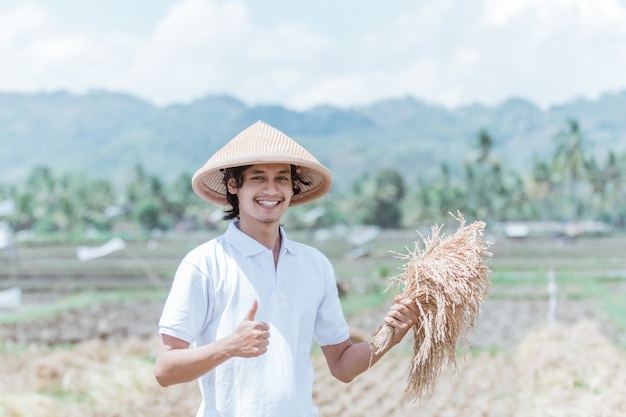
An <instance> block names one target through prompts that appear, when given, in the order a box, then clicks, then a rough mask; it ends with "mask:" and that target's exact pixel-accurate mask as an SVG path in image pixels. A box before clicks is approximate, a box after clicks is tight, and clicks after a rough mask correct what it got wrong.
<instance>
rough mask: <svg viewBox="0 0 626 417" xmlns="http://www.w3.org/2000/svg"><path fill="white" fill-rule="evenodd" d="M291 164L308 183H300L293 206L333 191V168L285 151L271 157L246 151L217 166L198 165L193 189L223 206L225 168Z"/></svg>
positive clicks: (206, 198) (226, 203) (224, 202)
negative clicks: (331, 170) (223, 170)
mask: <svg viewBox="0 0 626 417" xmlns="http://www.w3.org/2000/svg"><path fill="white" fill-rule="evenodd" d="M267 163H277V164H289V165H296V166H297V167H298V168H299V170H298V172H299V174H300V176H301V177H302V179H303V180H304V182H307V183H308V184H309V185H305V184H301V185H300V192H299V193H298V194H296V195H294V196H292V197H291V203H290V204H289V205H290V206H297V205H300V204H305V203H308V202H310V201H313V200H316V199H318V198H320V197H322V196H323V195H324V194H326V193H327V192H328V191H330V188H331V186H332V177H331V174H330V171H329V170H328V169H327V168H326V167H324V166H323V165H321V164H319V163H318V164H313V163H311V161H309V160H302V159H299V158H285V157H284V155H280V157H275V158H272V156H271V155H264V156H259V155H244V156H241V157H239V158H233V159H232V160H229V161H222V163H220V164H216V165H215V166H206V165H205V166H204V167H202V168H201V169H199V170H198V171H197V172H196V174H195V175H194V176H193V179H192V187H193V190H194V191H195V192H196V194H198V195H199V196H200V197H202V198H203V199H204V200H207V201H209V202H211V203H213V204H217V205H220V206H226V205H228V202H227V200H226V187H225V186H224V174H223V172H222V169H225V168H232V167H238V166H245V165H255V164H267Z"/></svg>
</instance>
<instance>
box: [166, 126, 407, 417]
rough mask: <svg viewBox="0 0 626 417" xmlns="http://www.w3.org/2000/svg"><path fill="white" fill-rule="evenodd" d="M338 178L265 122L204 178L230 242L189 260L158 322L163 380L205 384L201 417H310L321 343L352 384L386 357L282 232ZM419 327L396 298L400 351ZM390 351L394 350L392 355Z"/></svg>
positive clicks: (321, 265)
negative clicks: (353, 332) (284, 221)
mask: <svg viewBox="0 0 626 417" xmlns="http://www.w3.org/2000/svg"><path fill="white" fill-rule="evenodd" d="M330 186H331V175H330V172H329V171H328V169H326V168H325V167H324V166H323V165H321V164H320V163H319V162H318V161H317V160H316V159H315V158H314V157H313V156H312V155H311V154H310V153H308V152H307V151H306V150H305V149H304V148H302V147H301V146H300V145H298V144H297V143H296V142H295V141H293V140H292V139H291V138H289V137H288V136H286V135H285V134H284V133H282V132H280V131H279V130H277V129H275V128H273V127H271V126H269V125H267V124H265V123H263V122H257V123H255V124H253V125H252V126H250V127H249V128H247V129H246V130H244V131H243V132H241V133H240V134H239V135H237V136H236V137H235V138H234V139H232V140H231V141H230V142H229V143H227V144H226V145H225V146H224V147H223V148H222V149H220V150H219V151H217V152H216V153H215V154H214V155H213V156H212V157H211V158H210V159H209V160H208V161H207V162H206V164H205V165H204V166H203V167H202V168H201V169H200V170H198V172H196V174H195V175H194V178H193V188H194V190H195V191H196V193H197V194H198V195H199V196H200V197H202V198H204V199H206V200H207V201H209V202H212V203H216V204H220V205H229V206H230V207H231V209H230V210H229V211H227V212H226V215H225V216H224V218H225V219H235V220H234V221H233V222H232V223H231V224H230V225H229V227H228V230H227V231H226V232H225V233H224V234H223V235H222V236H219V237H217V238H215V239H213V240H211V241H209V242H206V243H204V244H202V245H200V246H199V247H197V248H195V249H193V250H192V251H191V252H190V253H189V254H187V255H186V256H185V258H184V259H183V260H182V262H181V264H180V266H179V267H178V270H177V272H176V275H175V278H174V282H173V284H172V288H171V291H170V294H169V296H168V298H167V301H166V303H165V307H164V309H163V314H162V316H161V320H160V322H159V331H160V334H161V338H162V344H161V347H160V349H159V352H158V355H157V359H156V365H155V372H156V378H157V380H158V382H159V383H160V384H161V385H163V386H168V385H172V384H177V383H181V382H188V381H192V380H194V379H199V383H200V390H201V393H202V405H201V406H200V409H199V410H198V414H197V415H198V416H204V417H217V416H231V417H252V416H263V417H287V416H288V417H300V416H301V417H312V416H317V415H318V413H317V408H316V407H315V405H314V404H313V401H312V392H313V369H312V365H311V362H310V350H311V343H312V340H313V338H315V339H316V341H317V342H318V344H319V345H320V346H321V349H322V351H323V353H324V356H325V358H326V361H327V363H328V367H329V369H330V371H331V373H332V374H333V375H334V376H335V377H336V378H338V379H339V380H341V381H344V382H349V381H351V380H352V379H354V378H355V377H356V376H357V375H359V374H360V373H362V372H363V371H365V370H366V369H367V368H368V367H369V366H370V365H371V364H374V363H376V362H377V361H378V359H379V358H380V357H381V356H382V355H384V353H385V352H383V353H381V354H379V355H376V356H374V357H372V356H371V351H370V347H369V344H368V343H367V342H363V343H359V344H353V343H352V342H351V340H350V335H349V329H348V325H347V323H346V321H345V319H344V316H343V313H342V311H341V305H340V303H339V297H338V294H337V285H336V280H335V275H334V272H333V269H332V266H331V265H330V262H329V261H328V259H327V258H326V257H325V256H324V255H322V253H321V252H319V251H317V250H316V249H314V248H312V247H310V246H307V245H303V244H301V243H297V242H293V241H291V240H289V239H288V238H287V235H286V234H285V231H284V230H283V228H282V227H281V226H280V219H281V217H282V215H283V214H284V213H285V211H286V210H287V208H288V207H289V206H294V205H298V204H304V203H306V202H309V201H311V200H314V199H316V198H319V197H321V196H322V195H324V194H325V193H326V192H327V191H328V190H329V189H330ZM416 320H417V307H416V306H415V304H414V303H413V302H412V301H410V300H396V304H395V305H393V306H392V307H391V309H390V310H389V312H388V313H387V315H386V317H385V318H384V322H385V323H386V324H389V325H390V326H392V327H393V329H394V333H393V339H392V343H391V346H394V345H396V344H397V343H399V342H400V340H402V338H403V337H404V335H405V334H406V333H407V331H408V330H409V329H410V327H411V326H412V324H413V323H415V322H416ZM391 346H390V347H391Z"/></svg>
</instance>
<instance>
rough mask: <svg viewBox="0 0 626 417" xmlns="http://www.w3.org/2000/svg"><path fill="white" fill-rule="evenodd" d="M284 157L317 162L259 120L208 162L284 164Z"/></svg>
mask: <svg viewBox="0 0 626 417" xmlns="http://www.w3.org/2000/svg"><path fill="white" fill-rule="evenodd" d="M283 157H288V159H289V160H291V159H293V158H298V159H303V160H309V161H315V162H317V159H316V158H315V157H314V156H313V155H311V153H309V152H308V151H307V150H306V149H304V148H303V147H302V146H301V145H299V144H298V143H297V142H296V141H294V140H293V139H291V138H290V137H289V136H287V135H285V134H284V133H283V132H281V131H280V130H278V129H276V128H275V127H272V126H270V125H268V124H267V123H265V122H263V121H261V120H259V121H258V122H256V123H254V124H253V125H251V126H250V127H248V128H247V129H245V130H243V131H242V132H240V133H239V134H238V135H237V136H235V137H234V138H233V139H231V140H230V142H228V143H227V144H226V145H225V146H224V147H222V148H221V149H220V150H218V151H217V152H216V153H215V154H214V155H213V156H212V157H211V158H210V159H209V160H208V161H207V164H214V163H219V162H221V161H237V160H249V159H251V158H252V159H255V158H256V159H258V158H261V159H259V162H282V160H281V158H283ZM285 160H287V159H285ZM233 166H234V165H233Z"/></svg>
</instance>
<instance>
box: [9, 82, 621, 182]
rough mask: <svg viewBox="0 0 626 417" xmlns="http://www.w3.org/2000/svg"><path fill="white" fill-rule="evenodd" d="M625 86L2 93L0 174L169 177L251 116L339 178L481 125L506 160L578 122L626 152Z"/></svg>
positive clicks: (602, 144)
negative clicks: (440, 94) (481, 98)
mask: <svg viewBox="0 0 626 417" xmlns="http://www.w3.org/2000/svg"><path fill="white" fill-rule="evenodd" d="M625 116H626V90H623V91H618V92H613V93H605V94H603V95H601V96H600V97H598V98H597V99H594V100H589V99H582V98H581V99H576V100H572V101H570V102H566V103H563V104H560V105H557V106H553V107H550V108H548V109H541V108H539V107H538V106H536V105H535V104H533V103H532V102H530V101H527V100H523V99H518V98H511V99H509V100H507V101H505V102H503V103H501V104H499V105H494V106H485V105H481V104H472V105H468V106H462V107H457V108H446V107H443V106H439V105H436V104H432V103H427V102H424V101H422V100H420V99H418V98H415V97H410V96H409V97H403V98H393V99H388V100H382V101H378V102H375V103H371V104H367V105H362V106H354V107H349V108H338V107H332V106H319V107H314V108H311V109H309V110H306V111H296V110H293V109H289V108H286V107H283V106H280V105H255V106H250V105H247V104H245V103H244V102H242V101H240V100H238V99H236V98H234V97H231V96H225V95H219V96H218V95H208V96H205V97H203V98H201V99H198V100H195V101H192V102H190V103H187V104H177V105H171V106H167V107H157V106H154V105H152V104H150V103H148V102H146V101H143V100H141V99H139V98H137V97H134V96H131V95H127V94H121V93H116V92H109V91H92V92H89V93H86V94H81V95H76V94H70V93H67V92H54V93H32V94H26V93H0V149H1V152H0V167H1V169H0V182H3V183H11V182H15V181H20V180H21V179H24V178H25V177H26V176H27V175H28V173H29V172H30V171H31V170H32V168H33V167H35V166H37V165H46V166H49V167H50V168H51V169H52V170H53V172H54V173H57V174H63V173H76V172H78V173H84V174H85V175H89V176H92V177H97V178H99V177H106V178H111V179H113V180H114V181H116V182H123V181H124V179H125V178H127V176H128V175H130V173H131V172H132V169H133V167H134V166H135V165H136V164H138V163H141V164H142V165H143V166H144V168H145V170H146V171H147V172H148V173H150V174H154V175H157V176H159V177H161V178H162V179H164V180H169V179H172V178H175V177H177V176H179V175H180V174H182V173H189V174H192V173H193V172H195V170H196V169H197V168H199V167H200V166H201V165H202V164H203V163H204V162H205V161H206V160H207V159H208V158H209V157H210V156H211V154H212V153H213V152H215V151H216V150H217V149H219V148H220V147H221V146H223V145H224V144H225V143H226V142H227V141H228V140H230V139H231V138H232V137H234V136H235V135H236V134H237V133H238V132H239V131H241V130H243V129H244V128H246V127H247V126H249V125H250V124H252V123H254V122H256V121H257V120H264V121H265V122H267V123H269V124H271V125H273V126H274V127H276V128H278V129H280V130H282V131H283V132H285V133H286V134H287V135H289V136H291V137H292V138H294V139H295V140H296V141H298V142H299V143H301V144H302V145H303V146H305V147H306V148H307V149H308V150H309V151H311V152H312V153H313V154H314V155H315V156H316V157H317V158H318V159H319V160H320V162H322V163H323V164H324V165H326V166H327V167H328V168H330V169H331V171H332V172H333V175H334V181H335V185H336V186H337V187H340V188H341V187H347V186H349V185H350V184H351V183H352V182H353V181H354V180H355V179H357V178H359V177H360V176H363V175H366V174H375V173H376V171H378V170H380V169H383V168H394V169H396V170H398V171H399V172H400V173H402V174H403V175H404V176H405V178H406V179H407V180H408V181H412V180H415V179H418V178H427V177H428V176H429V175H432V174H435V173H437V172H439V169H440V166H441V164H442V163H443V162H445V163H446V164H447V165H448V166H449V167H450V168H451V169H452V170H460V169H462V167H463V163H464V162H465V161H467V160H468V159H469V158H472V155H474V154H475V153H476V152H477V145H478V139H477V138H478V133H479V132H480V131H481V130H482V129H485V130H487V131H488V132H489V133H490V134H491V137H492V139H493V148H492V155H493V156H494V157H496V158H498V159H499V160H500V161H501V162H502V164H503V167H505V168H506V169H510V170H514V171H518V172H519V171H520V170H525V169H528V168H529V167H530V166H531V164H532V161H533V158H535V157H538V158H544V159H545V158H550V157H551V155H552V153H553V151H554V147H555V141H554V137H555V135H557V134H559V132H563V131H565V130H566V129H567V127H568V121H569V120H577V121H578V122H579V125H580V130H581V133H582V135H583V139H584V143H585V146H586V148H585V150H586V152H588V153H590V154H594V155H596V156H597V157H598V158H604V157H605V156H606V154H607V152H608V151H609V150H613V151H616V152H618V153H619V154H622V153H624V152H626V117H625Z"/></svg>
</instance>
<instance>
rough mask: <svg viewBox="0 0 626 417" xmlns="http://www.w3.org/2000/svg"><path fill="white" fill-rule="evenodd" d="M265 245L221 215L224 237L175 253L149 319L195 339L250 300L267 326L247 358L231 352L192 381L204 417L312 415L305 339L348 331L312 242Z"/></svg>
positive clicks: (325, 340) (325, 339) (213, 331)
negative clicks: (258, 350)
mask: <svg viewBox="0 0 626 417" xmlns="http://www.w3.org/2000/svg"><path fill="white" fill-rule="evenodd" d="M280 233H281V236H282V247H281V250H280V256H279V259H278V264H277V266H276V267H274V257H273V254H272V251H271V250H270V249H267V248H266V247H264V246H263V245H261V244H260V243H259V242H257V241H256V240H254V239H252V238H251V237H250V236H248V235H246V234H245V233H243V232H241V231H240V230H239V229H238V228H237V221H235V222H233V223H231V224H230V225H229V227H228V230H227V231H226V232H225V233H224V235H222V236H219V237H217V238H215V239H213V240H211V241H209V242H206V243H204V244H202V245H200V246H198V247H197V248H195V249H193V250H192V251H191V252H189V254H187V256H185V258H184V259H183V260H182V262H181V264H180V266H179V267H178V270H177V271H176V275H175V278H174V282H173V284H172V288H171V291H170V294H169V296H168V298H167V301H166V303H165V307H164V309H163V315H162V316H161V320H160V322H159V331H160V333H161V334H167V335H170V336H174V337H176V338H179V339H182V340H184V341H186V342H189V343H190V344H192V347H195V346H202V345H205V344H208V343H211V342H214V341H215V340H217V339H220V338H222V337H224V336H226V335H228V334H230V333H232V332H233V331H234V330H235V329H236V328H237V326H238V325H239V324H240V323H241V321H242V320H243V318H244V317H245V316H246V314H247V313H248V311H249V310H250V307H251V306H252V303H253V301H254V299H257V300H258V303H259V306H258V310H257V313H256V317H255V320H257V321H264V322H266V323H268V324H269V327H270V330H269V331H270V343H269V346H268V350H267V352H266V353H265V354H263V355H261V356H259V357H257V358H232V359H229V360H227V361H226V362H224V363H223V364H221V365H219V366H218V367H217V368H215V369H214V370H212V371H211V372H209V373H207V374H205V375H204V376H202V377H201V378H200V379H199V383H200V390H201V393H202V405H201V407H200V410H198V414H197V415H198V416H204V417H217V416H220V417H223V416H228V417H254V416H263V417H299V416H302V417H312V416H317V415H318V412H317V407H315V405H314V404H313V400H312V393H313V367H312V365H311V361H310V350H311V343H312V340H313V337H315V339H316V340H317V342H318V344H320V345H321V346H325V345H333V344H338V343H341V342H343V341H345V340H347V339H348V337H349V329H348V324H347V323H346V321H345V319H344V316H343V313H342V310H341V305H340V303H339V297H338V294H337V285H336V280H335V274H334V271H333V268H332V266H331V264H330V262H329V261H328V259H327V258H326V257H325V256H324V255H323V254H322V253H321V252H319V251H318V250H317V249H314V248H312V247H310V246H307V245H304V244H301V243H297V242H293V241H290V240H288V239H287V236H286V234H285V231H284V230H283V228H282V227H281V229H280Z"/></svg>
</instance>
